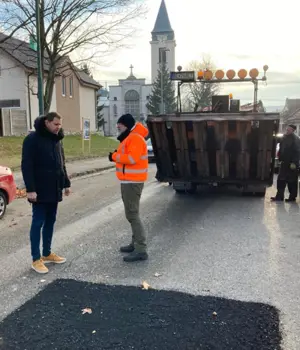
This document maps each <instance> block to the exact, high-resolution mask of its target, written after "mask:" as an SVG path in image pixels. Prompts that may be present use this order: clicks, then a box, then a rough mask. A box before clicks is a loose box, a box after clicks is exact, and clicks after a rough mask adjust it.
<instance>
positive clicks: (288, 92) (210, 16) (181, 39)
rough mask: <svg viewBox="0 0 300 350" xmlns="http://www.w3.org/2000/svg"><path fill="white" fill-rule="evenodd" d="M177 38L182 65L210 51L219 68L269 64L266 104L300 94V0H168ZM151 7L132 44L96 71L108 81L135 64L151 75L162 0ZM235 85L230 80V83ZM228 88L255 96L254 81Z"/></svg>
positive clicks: (150, 1) (152, 0)
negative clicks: (153, 41) (153, 38)
mask: <svg viewBox="0 0 300 350" xmlns="http://www.w3.org/2000/svg"><path fill="white" fill-rule="evenodd" d="M165 2H166V6H167V10H168V14H169V18H170V22H171V26H172V28H173V30H174V31H175V38H176V44H177V46H176V66H177V65H182V66H183V67H185V66H186V65H187V64H188V63H189V62H190V61H192V60H200V59H201V57H202V55H203V54H209V55H210V56H211V58H212V60H213V61H214V63H215V64H216V66H217V68H220V69H224V70H228V69H235V70H236V71H238V70H239V69H240V68H245V69H247V70H250V69H251V68H254V67H256V68H258V69H259V70H260V72H262V67H263V65H264V64H267V65H268V66H269V71H268V77H269V79H268V82H267V86H265V85H264V84H262V83H261V84H260V86H259V98H261V99H262V100H263V102H264V104H265V105H268V106H282V105H284V102H285V99H286V98H287V97H288V98H297V97H299V98H300V44H299V39H298V38H299V35H298V33H299V13H298V11H297V10H296V9H297V6H296V0H285V1H284V2H278V4H276V3H275V2H274V1H272V2H271V1H270V0H252V1H241V0H227V1H224V0H215V1H212V2H210V1H206V2H203V1H199V0H184V1H175V0H165ZM146 3H147V6H148V8H149V12H148V14H147V18H146V20H145V21H142V23H139V28H140V30H139V31H138V32H137V36H136V37H135V38H132V41H131V48H128V49H124V50H122V51H119V52H118V54H117V55H115V56H114V57H112V60H111V65H110V66H109V67H101V69H97V70H96V71H94V72H93V73H94V78H96V79H97V80H99V81H100V82H101V83H102V84H103V85H104V83H105V82H107V84H108V86H109V85H113V84H115V83H116V81H117V79H122V78H126V77H127V76H128V74H129V66H130V64H133V66H134V74H135V75H136V76H137V77H138V78H146V80H147V82H149V83H150V76H151V64H150V63H151V51H150V43H149V42H150V40H151V31H152V29H153V27H154V23H155V20H156V16H157V13H158V10H159V6H160V3H161V0H146ZM228 85H230V86H228ZM223 86H224V90H223V92H224V93H229V92H232V93H233V94H234V97H235V98H240V99H241V100H242V101H244V102H251V100H252V98H253V86H251V84H249V85H248V84H246V83H245V84H242V85H241V86H235V87H234V86H233V85H232V84H226V85H225V84H224V85H223Z"/></svg>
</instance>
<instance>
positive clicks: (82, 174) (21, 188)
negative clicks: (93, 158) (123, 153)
mask: <svg viewBox="0 0 300 350" xmlns="http://www.w3.org/2000/svg"><path fill="white" fill-rule="evenodd" d="M114 168H115V165H108V166H105V167H101V168H95V169H90V170H85V171H81V172H78V173H71V174H70V175H69V179H70V180H71V179H75V178H77V177H82V176H85V175H90V174H95V173H100V172H101V171H105V170H110V169H114ZM17 189H18V190H25V186H24V183H22V185H21V186H18V185H17Z"/></svg>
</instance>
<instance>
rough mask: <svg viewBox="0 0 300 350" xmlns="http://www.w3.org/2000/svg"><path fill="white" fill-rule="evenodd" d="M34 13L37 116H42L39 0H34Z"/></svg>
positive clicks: (42, 95) (42, 93) (42, 90)
mask: <svg viewBox="0 0 300 350" xmlns="http://www.w3.org/2000/svg"><path fill="white" fill-rule="evenodd" d="M35 13H36V42H37V63H38V71H37V75H38V100H39V115H40V116H41V115H43V114H44V84H43V72H42V52H41V8H40V0H35Z"/></svg>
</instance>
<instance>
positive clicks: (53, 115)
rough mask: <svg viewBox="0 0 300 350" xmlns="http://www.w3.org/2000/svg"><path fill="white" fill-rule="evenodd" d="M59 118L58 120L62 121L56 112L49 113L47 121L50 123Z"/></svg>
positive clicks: (46, 117)
mask: <svg viewBox="0 0 300 350" xmlns="http://www.w3.org/2000/svg"><path fill="white" fill-rule="evenodd" d="M55 118H57V119H59V120H60V119H61V115H59V114H58V113H56V112H49V113H48V114H46V115H45V120H48V122H53V120H54V119H55Z"/></svg>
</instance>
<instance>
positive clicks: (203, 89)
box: [182, 56, 220, 112]
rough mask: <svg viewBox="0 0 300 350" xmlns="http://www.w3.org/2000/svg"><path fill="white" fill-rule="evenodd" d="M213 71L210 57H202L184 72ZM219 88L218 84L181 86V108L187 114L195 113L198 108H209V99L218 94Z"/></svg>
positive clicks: (189, 65)
mask: <svg viewBox="0 0 300 350" xmlns="http://www.w3.org/2000/svg"><path fill="white" fill-rule="evenodd" d="M205 69H209V70H212V71H213V70H215V65H214V63H213V62H212V60H211V58H210V56H203V58H202V60H201V61H191V62H190V63H189V64H188V65H187V67H186V70H192V71H196V72H198V71H200V70H205ZM219 90H220V86H219V84H218V83H209V84H208V83H200V82H197V83H189V84H186V85H183V87H182V95H183V99H184V101H183V106H184V107H183V108H184V109H185V110H186V111H187V112H191V111H193V110H194V111H196V110H197V109H198V108H203V107H208V106H211V97H212V96H213V95H215V94H216V93H218V92H219Z"/></svg>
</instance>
